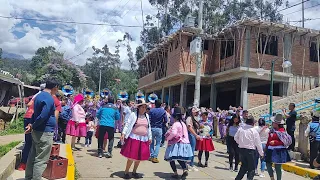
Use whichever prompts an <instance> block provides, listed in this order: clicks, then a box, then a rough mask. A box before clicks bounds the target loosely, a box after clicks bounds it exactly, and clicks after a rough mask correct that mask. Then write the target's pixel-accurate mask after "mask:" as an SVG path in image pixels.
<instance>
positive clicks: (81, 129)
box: [66, 120, 87, 137]
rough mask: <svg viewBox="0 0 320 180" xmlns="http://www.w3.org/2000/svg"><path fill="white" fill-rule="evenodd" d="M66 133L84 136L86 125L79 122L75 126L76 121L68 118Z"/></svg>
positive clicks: (85, 134)
mask: <svg viewBox="0 0 320 180" xmlns="http://www.w3.org/2000/svg"><path fill="white" fill-rule="evenodd" d="M66 134H67V135H70V136H76V137H86V136H87V126H86V123H79V124H78V125H77V126H76V122H74V121H72V120H69V121H68V124H67V128H66Z"/></svg>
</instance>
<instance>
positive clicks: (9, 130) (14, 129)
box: [0, 113, 24, 136]
mask: <svg viewBox="0 0 320 180" xmlns="http://www.w3.org/2000/svg"><path fill="white" fill-rule="evenodd" d="M23 116H24V113H20V114H19V117H18V119H17V120H15V121H13V122H12V123H11V124H9V125H8V124H6V129H5V130H3V131H0V136H5V135H11V134H22V133H24V124H23V121H24V119H23Z"/></svg>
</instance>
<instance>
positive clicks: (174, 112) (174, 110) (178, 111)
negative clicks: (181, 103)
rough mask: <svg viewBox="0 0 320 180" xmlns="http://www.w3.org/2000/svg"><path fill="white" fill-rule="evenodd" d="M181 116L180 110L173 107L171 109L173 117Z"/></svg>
mask: <svg viewBox="0 0 320 180" xmlns="http://www.w3.org/2000/svg"><path fill="white" fill-rule="evenodd" d="M181 114H182V110H181V108H180V107H175V108H174V109H173V114H172V115H173V116H176V115H181Z"/></svg>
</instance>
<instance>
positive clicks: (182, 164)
mask: <svg viewBox="0 0 320 180" xmlns="http://www.w3.org/2000/svg"><path fill="white" fill-rule="evenodd" d="M178 163H179V164H180V166H181V168H182V169H183V170H186V169H187V163H186V162H185V161H179V160H178ZM170 166H171V169H172V171H173V172H177V166H176V163H175V162H174V161H170Z"/></svg>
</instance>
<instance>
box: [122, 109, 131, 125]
mask: <svg viewBox="0 0 320 180" xmlns="http://www.w3.org/2000/svg"><path fill="white" fill-rule="evenodd" d="M123 113H124V123H127V122H128V119H129V116H130V114H131V109H130V107H129V106H124V107H123Z"/></svg>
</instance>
